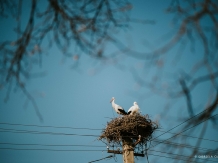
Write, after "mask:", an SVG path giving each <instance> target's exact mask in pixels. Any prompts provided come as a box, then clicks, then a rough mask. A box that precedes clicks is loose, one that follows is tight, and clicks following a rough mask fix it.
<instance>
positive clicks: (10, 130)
mask: <svg viewBox="0 0 218 163" xmlns="http://www.w3.org/2000/svg"><path fill="white" fill-rule="evenodd" d="M0 132H11V133H29V134H48V135H65V136H93V137H99V136H98V135H82V134H70V133H59V132H41V131H33V130H32V131H30V130H16V129H5V128H0Z"/></svg>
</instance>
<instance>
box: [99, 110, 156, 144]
mask: <svg viewBox="0 0 218 163" xmlns="http://www.w3.org/2000/svg"><path fill="white" fill-rule="evenodd" d="M157 128H158V125H157V124H156V123H154V122H152V121H151V120H150V119H149V117H148V115H141V114H135V115H125V116H123V117H117V118H114V119H112V120H111V121H110V122H108V123H107V126H106V128H105V129H104V130H103V132H102V134H101V136H100V137H99V140H106V141H107V142H108V143H114V144H121V141H122V140H123V139H125V138H131V139H133V141H134V140H135V141H136V140H137V139H138V138H139V135H141V141H140V143H142V144H144V143H146V142H147V141H149V140H150V139H151V138H152V133H153V132H154V130H155V129H157Z"/></svg>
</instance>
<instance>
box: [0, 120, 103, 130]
mask: <svg viewBox="0 0 218 163" xmlns="http://www.w3.org/2000/svg"><path fill="white" fill-rule="evenodd" d="M0 124H1V125H10V126H25V127H40V128H62V129H81V130H102V129H93V128H79V127H64V126H43V125H34V124H20V123H6V122H0Z"/></svg>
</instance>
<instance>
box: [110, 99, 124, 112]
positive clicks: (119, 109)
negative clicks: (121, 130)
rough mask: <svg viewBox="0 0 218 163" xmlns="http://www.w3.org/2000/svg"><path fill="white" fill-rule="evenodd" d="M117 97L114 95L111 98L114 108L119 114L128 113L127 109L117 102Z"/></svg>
mask: <svg viewBox="0 0 218 163" xmlns="http://www.w3.org/2000/svg"><path fill="white" fill-rule="evenodd" d="M114 101H115V98H114V97H112V99H111V101H110V102H111V104H112V108H113V109H114V110H115V111H116V112H117V113H118V114H121V115H127V113H126V111H125V110H124V109H123V108H122V107H121V106H119V105H117V104H115V102H114Z"/></svg>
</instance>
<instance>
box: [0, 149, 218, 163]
mask: <svg viewBox="0 0 218 163" xmlns="http://www.w3.org/2000/svg"><path fill="white" fill-rule="evenodd" d="M0 150H18V151H26V150H27V151H54V152H99V151H101V152H103V151H107V150H95V149H92V150H83V149H82V150H78V149H77V150H73V149H37V148H0ZM153 151H154V152H160V153H166V154H172V153H167V152H161V151H155V150H153ZM149 155H153V156H158V157H165V158H171V159H175V160H183V161H189V162H193V161H190V160H188V159H181V158H174V157H168V156H160V155H156V154H152V153H150V154H149ZM173 155H176V156H180V157H184V155H177V154H173ZM185 157H187V156H185ZM208 161H212V162H216V161H213V160H208ZM92 162H93V161H92ZM195 163H196V161H195Z"/></svg>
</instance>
